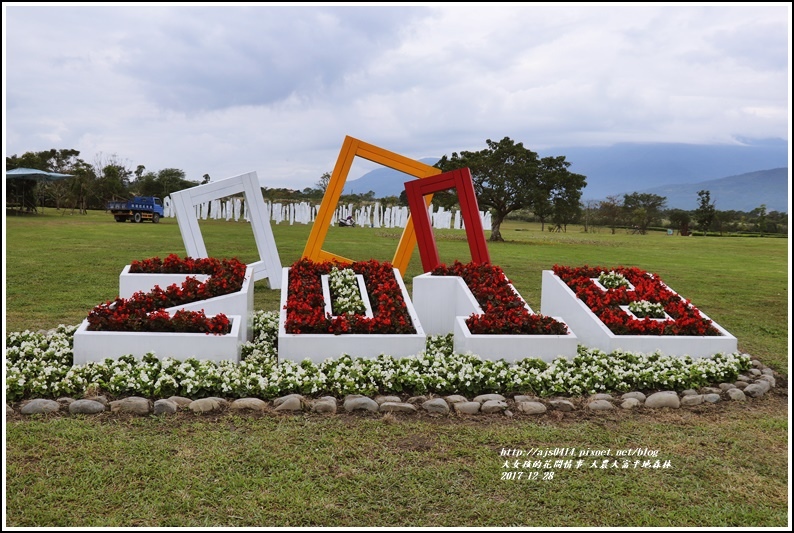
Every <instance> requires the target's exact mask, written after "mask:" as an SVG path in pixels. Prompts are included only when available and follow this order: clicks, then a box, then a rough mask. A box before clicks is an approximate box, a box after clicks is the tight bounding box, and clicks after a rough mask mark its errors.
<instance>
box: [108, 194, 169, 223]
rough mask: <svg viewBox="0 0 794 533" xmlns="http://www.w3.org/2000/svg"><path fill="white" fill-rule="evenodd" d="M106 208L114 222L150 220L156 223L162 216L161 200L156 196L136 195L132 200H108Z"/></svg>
mask: <svg viewBox="0 0 794 533" xmlns="http://www.w3.org/2000/svg"><path fill="white" fill-rule="evenodd" d="M108 210H109V211H110V213H111V214H112V215H113V217H114V218H115V219H116V222H126V221H128V220H131V221H133V222H143V221H144V220H151V221H152V222H154V223H155V224H157V223H158V222H160V218H161V217H162V216H163V202H162V200H160V199H159V198H157V197H156V196H136V197H135V198H133V199H132V200H126V201H122V202H108Z"/></svg>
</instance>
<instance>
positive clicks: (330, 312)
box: [320, 274, 375, 318]
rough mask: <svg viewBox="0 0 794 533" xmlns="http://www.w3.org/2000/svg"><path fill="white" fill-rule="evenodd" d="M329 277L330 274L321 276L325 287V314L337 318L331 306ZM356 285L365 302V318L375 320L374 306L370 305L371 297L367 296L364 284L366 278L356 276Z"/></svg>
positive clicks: (359, 275)
mask: <svg viewBox="0 0 794 533" xmlns="http://www.w3.org/2000/svg"><path fill="white" fill-rule="evenodd" d="M329 277H330V276H329V275H328V274H323V275H321V276H320V278H322V279H321V282H322V285H323V301H324V302H325V314H327V315H331V316H333V317H336V316H337V315H335V314H334V311H333V306H332V305H331V287H330V286H329V285H328V278H329ZM356 283H357V284H358V292H359V294H360V295H361V301H362V302H364V309H365V311H364V316H366V317H367V318H373V317H374V316H375V315H374V314H372V305H371V304H370V303H369V295H368V294H367V285H366V283H364V276H362V275H361V274H356Z"/></svg>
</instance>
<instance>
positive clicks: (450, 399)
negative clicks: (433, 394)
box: [444, 394, 469, 405]
mask: <svg viewBox="0 0 794 533" xmlns="http://www.w3.org/2000/svg"><path fill="white" fill-rule="evenodd" d="M444 400H446V402H447V403H448V404H450V405H453V404H456V403H461V402H468V401H469V400H467V399H466V397H465V396H461V395H460V394H451V395H449V396H445V397H444Z"/></svg>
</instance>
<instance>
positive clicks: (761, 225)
mask: <svg viewBox="0 0 794 533" xmlns="http://www.w3.org/2000/svg"><path fill="white" fill-rule="evenodd" d="M752 214H754V215H755V216H756V223H757V224H758V230H759V231H760V232H761V237H763V236H764V230H765V229H766V204H761V205H760V206H759V207H756V208H755V209H753V210H752Z"/></svg>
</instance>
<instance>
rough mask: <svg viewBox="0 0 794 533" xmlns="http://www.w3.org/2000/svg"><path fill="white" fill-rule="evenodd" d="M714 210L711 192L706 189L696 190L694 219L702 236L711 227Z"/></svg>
mask: <svg viewBox="0 0 794 533" xmlns="http://www.w3.org/2000/svg"><path fill="white" fill-rule="evenodd" d="M716 211H717V210H716V209H715V208H714V202H712V201H711V192H710V191H707V190H702V191H698V208H697V209H695V220H697V223H698V227H699V228H700V230H701V231H702V232H703V236H704V237H705V236H706V232H708V230H709V228H710V227H711V223H712V222H714V216H715V215H716Z"/></svg>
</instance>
